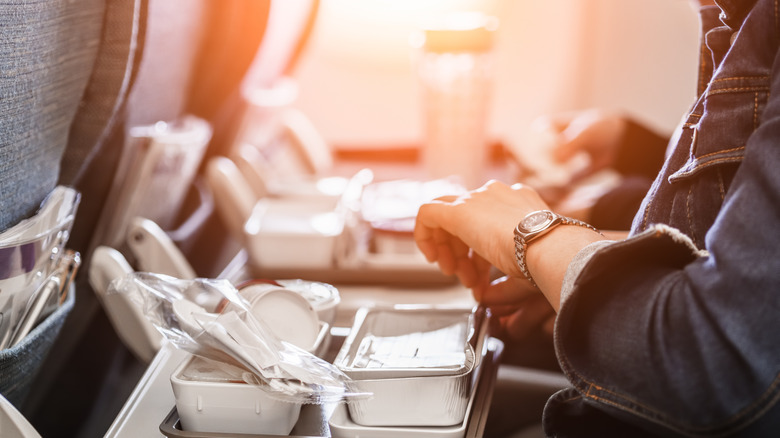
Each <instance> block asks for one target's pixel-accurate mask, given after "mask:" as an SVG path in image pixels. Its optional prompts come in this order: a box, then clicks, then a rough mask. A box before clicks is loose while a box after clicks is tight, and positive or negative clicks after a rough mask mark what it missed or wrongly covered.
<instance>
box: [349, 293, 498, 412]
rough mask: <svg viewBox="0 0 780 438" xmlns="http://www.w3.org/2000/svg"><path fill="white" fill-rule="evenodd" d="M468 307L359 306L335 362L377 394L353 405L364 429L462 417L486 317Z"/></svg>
mask: <svg viewBox="0 0 780 438" xmlns="http://www.w3.org/2000/svg"><path fill="white" fill-rule="evenodd" d="M485 316H486V315H485V314H484V313H482V312H481V311H480V312H477V313H474V312H472V310H471V309H454V308H441V307H392V308H362V309H359V310H358V312H357V314H356V316H355V324H354V325H353V327H352V331H351V332H350V335H349V336H348V337H347V339H346V340H345V342H344V344H343V346H342V348H341V350H340V351H339V354H338V356H337V357H336V360H335V361H334V364H335V365H336V366H337V367H338V368H339V369H340V370H342V371H343V372H344V373H345V374H347V375H348V376H349V377H350V378H352V379H353V381H354V385H355V387H356V389H357V390H358V391H366V392H371V393H373V397H372V398H369V399H366V400H357V401H353V402H352V403H349V405H348V409H349V414H350V417H351V419H352V421H354V422H355V423H356V424H359V425H362V426H452V425H456V424H459V423H461V422H462V421H463V418H464V415H465V412H466V407H467V405H468V400H469V397H470V394H471V392H472V388H473V385H474V383H475V381H476V379H477V377H478V374H479V364H480V362H481V360H482V357H483V356H484V354H485V343H484V339H485V333H486V331H487V318H486V317H485Z"/></svg>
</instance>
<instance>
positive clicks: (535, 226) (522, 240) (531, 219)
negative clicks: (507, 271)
mask: <svg viewBox="0 0 780 438" xmlns="http://www.w3.org/2000/svg"><path fill="white" fill-rule="evenodd" d="M558 225H577V226H580V227H585V228H589V229H591V230H593V231H595V232H597V233H599V234H601V233H600V232H599V230H597V229H596V228H595V227H593V226H592V225H590V224H587V223H585V222H583V221H580V220H577V219H573V218H570V217H566V216H561V215H559V214H555V213H553V212H552V211H550V210H539V211H534V212H531V213H528V214H527V215H526V216H525V217H524V218H523V219H522V220H521V221H520V222H519V223H518V224H517V227H515V259H516V262H517V267H518V268H519V269H520V272H522V273H523V275H524V276H525V278H527V279H528V281H530V282H531V284H532V285H533V286H534V287H535V288H537V289H538V288H539V286H537V285H536V282H535V281H534V279H533V277H531V273H530V272H529V271H528V266H526V263H525V252H526V249H527V248H528V244H529V243H531V242H533V241H534V240H536V239H538V238H539V237H541V236H544V235H545V234H547V233H549V232H550V231H551V230H552V229H553V228H555V227H557V226H558Z"/></svg>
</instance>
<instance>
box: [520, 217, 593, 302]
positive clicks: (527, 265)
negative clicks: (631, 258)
mask: <svg viewBox="0 0 780 438" xmlns="http://www.w3.org/2000/svg"><path fill="white" fill-rule="evenodd" d="M601 239H603V236H602V235H601V233H599V231H598V230H596V229H595V228H594V227H593V226H591V225H589V224H587V223H585V222H582V221H579V220H577V219H573V218H570V217H566V216H561V215H559V214H556V213H553V212H551V211H549V210H538V211H534V212H531V213H529V214H527V215H526V216H525V217H523V218H522V219H521V220H520V222H519V223H518V224H517V226H516V227H515V230H514V245H515V251H514V255H515V261H516V265H517V268H518V271H519V272H520V273H521V275H522V276H523V277H525V278H526V279H528V280H529V281H530V282H531V284H532V285H534V286H536V287H538V288H540V289H542V290H545V289H554V288H555V283H556V282H557V280H558V279H557V276H558V274H559V271H560V274H561V278H560V280H561V281H562V278H563V276H562V274H563V273H565V271H566V267H567V266H568V262H569V261H570V260H571V258H572V257H573V256H574V254H576V253H577V251H579V250H580V249H581V248H583V247H584V246H586V245H588V244H590V243H592V242H594V241H597V240H601ZM542 257H544V259H543V260H542ZM541 278H543V279H544V280H543V281H542V280H538V279H541ZM558 286H560V285H558Z"/></svg>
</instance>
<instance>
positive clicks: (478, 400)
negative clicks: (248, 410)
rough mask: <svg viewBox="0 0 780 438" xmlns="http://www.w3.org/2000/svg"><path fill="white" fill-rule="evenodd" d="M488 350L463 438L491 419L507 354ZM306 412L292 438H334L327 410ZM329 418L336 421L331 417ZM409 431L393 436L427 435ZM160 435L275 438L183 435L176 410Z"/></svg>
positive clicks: (495, 344) (476, 437)
mask: <svg viewBox="0 0 780 438" xmlns="http://www.w3.org/2000/svg"><path fill="white" fill-rule="evenodd" d="M485 346H486V351H487V354H486V355H485V358H484V360H483V362H482V364H483V365H482V367H483V369H482V372H481V375H480V379H479V385H478V388H476V391H475V395H474V402H473V404H472V406H471V409H470V411H469V413H468V421H467V422H466V427H465V433H464V434H463V437H464V438H481V437H482V434H483V432H484V430H485V424H486V422H487V419H488V411H489V410H490V403H491V401H492V398H493V390H494V388H495V382H496V372H497V371H498V365H499V362H500V360H501V355H502V353H503V350H504V344H503V343H502V342H501V341H499V340H498V339H495V338H489V339H487V340H486V342H485ZM307 408H310V407H309V406H304V411H302V412H301V418H300V420H298V424H296V426H295V429H293V435H289V436H290V437H292V438H322V437H329V436H332V435H333V433H332V430H331V429H330V428H329V425H328V416H330V412H331V411H330V410H328V409H321V410H316V409H307ZM334 415H335V413H334ZM330 418H333V417H332V416H331V417H330ZM304 426H305V427H304ZM410 429H411V432H410V433H409V434H401V435H394V436H398V437H399V438H414V437H415V436H418V437H419V436H420V433H424V432H422V431H421V429H425V428H410ZM299 431H300V432H299ZM160 432H161V433H162V434H163V435H164V436H166V437H167V438H274V437H273V436H269V435H224V434H214V433H202V432H189V431H184V430H182V429H181V426H180V424H179V414H178V412H176V408H175V407H174V408H173V409H172V410H171V411H170V412H169V413H168V415H167V416H166V417H165V419H164V420H163V422H162V423H161V424H160ZM364 432H365V430H364ZM301 433H303V434H301ZM353 436H354V435H353ZM362 436H366V434H365V433H364V435H362ZM424 437H425V438H433V437H434V436H432V435H425V436H424Z"/></svg>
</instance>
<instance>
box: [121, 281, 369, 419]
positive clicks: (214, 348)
mask: <svg viewBox="0 0 780 438" xmlns="http://www.w3.org/2000/svg"><path fill="white" fill-rule="evenodd" d="M109 293H124V294H128V296H129V297H130V299H132V300H135V301H137V302H139V303H140V304H141V305H142V307H143V309H144V313H145V315H146V317H147V318H148V319H149V321H151V323H152V324H153V325H154V326H155V327H156V328H157V329H158V330H159V331H160V332H161V333H162V334H163V336H165V337H166V338H167V339H168V340H169V341H171V343H173V345H175V346H176V347H177V348H180V349H183V350H186V351H188V352H190V353H192V354H194V355H197V356H200V357H204V358H207V359H211V360H215V361H218V362H222V363H226V364H228V365H232V366H239V367H241V368H242V369H244V370H245V371H246V372H245V373H244V376H243V378H244V381H246V382H247V383H250V384H254V385H258V386H260V388H261V389H263V390H265V391H266V392H268V393H269V394H271V395H272V396H274V397H276V398H279V399H281V400H284V401H289V402H293V403H309V404H311V403H313V404H322V403H330V402H337V401H349V400H352V399H356V398H362V397H368V396H370V394H366V393H360V392H356V391H354V390H353V383H352V381H351V380H350V378H349V377H347V376H346V375H345V374H343V373H342V372H341V371H340V370H339V369H338V368H336V367H335V366H334V365H332V364H330V363H328V362H326V361H324V360H322V359H320V358H318V357H316V356H314V355H313V354H311V353H309V352H307V351H305V350H303V349H301V348H299V347H297V346H295V345H293V344H291V343H289V342H285V341H282V340H280V339H279V338H277V337H276V336H275V335H274V334H273V333H272V331H271V329H270V328H269V327H268V326H267V325H266V324H265V323H264V322H263V321H261V320H259V319H257V318H256V317H255V316H254V315H253V314H252V313H251V312H250V311H249V303H248V302H247V301H246V300H245V299H244V298H243V297H242V296H241V295H239V293H238V291H237V290H236V289H235V288H234V287H233V285H232V284H231V283H230V282H229V281H227V280H212V279H202V278H199V279H194V280H180V279H176V278H174V277H169V276H166V275H160V274H151V273H144V272H135V273H131V274H128V275H126V276H125V277H122V278H119V279H116V280H114V281H113V282H112V283H111V286H110V287H109ZM215 297H219V298H220V299H219V300H215ZM215 302H219V303H220V304H219V305H218V306H216V307H214V306H213V303H215ZM200 303H203V304H207V306H210V307H212V308H209V307H204V306H202V305H201V304H200ZM217 308H219V309H220V312H219V313H216V312H217Z"/></svg>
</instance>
